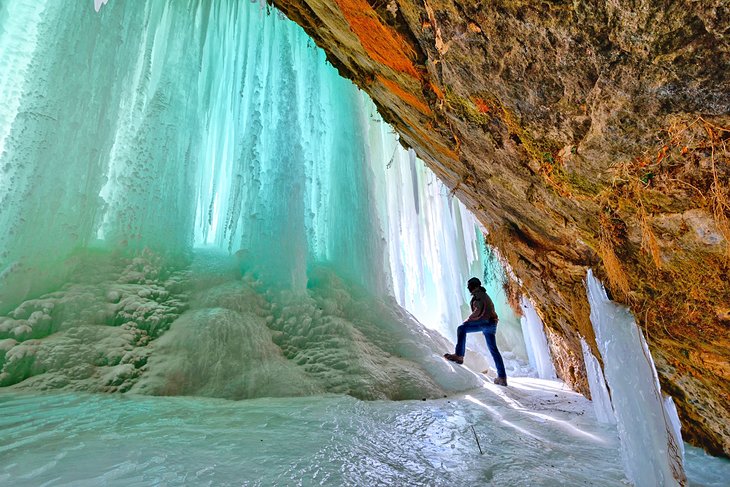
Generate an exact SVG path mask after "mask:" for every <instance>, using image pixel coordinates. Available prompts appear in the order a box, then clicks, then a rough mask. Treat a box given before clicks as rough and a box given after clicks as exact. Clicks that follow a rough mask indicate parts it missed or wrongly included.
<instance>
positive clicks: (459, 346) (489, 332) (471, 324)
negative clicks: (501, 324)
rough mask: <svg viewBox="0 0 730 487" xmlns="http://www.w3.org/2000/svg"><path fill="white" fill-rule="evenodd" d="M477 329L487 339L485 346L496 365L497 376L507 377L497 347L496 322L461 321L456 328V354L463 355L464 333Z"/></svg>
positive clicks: (473, 331)
mask: <svg viewBox="0 0 730 487" xmlns="http://www.w3.org/2000/svg"><path fill="white" fill-rule="evenodd" d="M478 331H481V332H482V333H484V338H486V340H487V348H488V349H489V353H491V354H492V359H494V365H495V366H496V367H497V375H498V376H499V377H507V373H506V372H505V371H504V361H503V360H502V355H501V354H500V353H499V349H498V348H497V336H496V333H497V323H496V322H494V321H487V320H482V321H465V322H464V323H462V324H461V325H460V326H459V328H457V329H456V336H457V340H456V355H460V356H462V357H463V356H464V352H465V351H466V334H467V333H475V332H478Z"/></svg>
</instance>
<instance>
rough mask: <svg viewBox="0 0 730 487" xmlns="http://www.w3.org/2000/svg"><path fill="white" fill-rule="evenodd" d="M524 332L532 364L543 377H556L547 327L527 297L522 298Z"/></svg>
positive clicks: (539, 375)
mask: <svg viewBox="0 0 730 487" xmlns="http://www.w3.org/2000/svg"><path fill="white" fill-rule="evenodd" d="M521 304H522V313H523V314H522V318H521V319H520V321H521V324H522V334H523V335H524V337H525V348H526V349H527V356H528V358H529V359H530V365H531V366H532V367H533V368H534V369H535V370H536V371H537V375H538V377H540V378H541V379H554V378H555V377H556V374H555V367H553V362H552V359H551V357H550V350H549V348H548V343H547V338H546V337H545V328H544V327H543V324H542V320H541V319H540V317H539V316H538V315H537V311H536V310H535V307H534V306H533V305H532V303H531V302H530V301H529V300H528V299H527V298H525V297H523V298H522V301H521Z"/></svg>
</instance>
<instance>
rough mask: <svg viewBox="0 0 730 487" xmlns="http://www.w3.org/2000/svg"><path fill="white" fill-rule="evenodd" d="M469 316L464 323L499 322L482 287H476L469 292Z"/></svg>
mask: <svg viewBox="0 0 730 487" xmlns="http://www.w3.org/2000/svg"><path fill="white" fill-rule="evenodd" d="M471 296H472V297H471V303H470V304H471V314H470V315H469V317H468V318H467V319H466V321H482V320H487V321H495V322H497V321H499V317H498V316H497V313H496V312H495V311H494V303H493V302H492V300H491V299H490V297H489V296H488V295H487V290H486V289H484V287H481V286H480V287H478V288H476V289H474V290H473V291H472V292H471Z"/></svg>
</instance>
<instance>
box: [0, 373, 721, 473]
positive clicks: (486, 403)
mask: <svg viewBox="0 0 730 487" xmlns="http://www.w3.org/2000/svg"><path fill="white" fill-rule="evenodd" d="M472 426H473V427H474V431H472ZM0 431H2V435H1V436H0V485H14V486H41V485H44V486H45V485H64V486H65V485H68V486H71V485H73V486H98V485H113V486H114V485H119V486H122V485H123V486H149V485H216V486H222V485H245V486H258V485H261V486H265V485H338V486H339V485H353V486H355V485H357V486H361V485H399V486H405V485H433V486H436V485H448V484H450V483H453V484H454V485H494V486H500V485H504V486H507V485H509V486H517V485H541V486H549V485H596V486H611V485H624V480H623V479H624V475H623V472H622V469H621V464H620V455H619V451H618V445H619V442H618V439H617V437H616V432H615V429H614V428H612V427H609V426H605V425H601V424H598V423H597V422H596V421H595V420H594V419H593V413H592V411H591V407H590V403H589V402H588V401H587V400H585V399H584V398H583V397H582V396H579V395H577V394H575V393H573V392H570V391H568V390H566V389H564V388H563V386H562V384H561V383H559V382H554V381H544V380H539V379H527V378H516V379H511V383H510V387H509V388H506V389H505V388H500V387H498V386H494V385H491V384H488V385H485V387H484V388H483V389H481V390H475V391H472V392H471V394H467V395H458V396H453V397H449V398H444V399H439V400H428V401H402V402H390V401H374V402H364V401H358V400H355V399H352V398H350V397H345V396H319V397H306V398H291V399H255V400H247V401H226V400H217V399H204V398H191V397H144V396H131V395H86V394H48V395H41V394H23V393H1V394H0ZM474 433H476V435H477V436H478V438H479V443H480V446H481V449H482V450H483V452H484V453H483V454H480V453H479V447H478V446H477V443H476V440H475V437H474ZM702 457H703V455H702V454H701V452H697V451H694V450H693V451H692V452H690V460H689V463H690V478H691V479H692V480H694V477H693V474H692V469H693V467H696V468H695V469H696V470H697V472H698V473H697V474H696V475H695V477H696V476H697V475H701V474H703V472H704V475H708V473H709V475H711V476H714V477H705V478H701V479H700V480H701V481H702V483H697V482H693V484H694V485H723V484H722V482H723V479H728V478H730V462H727V461H723V460H718V459H713V458H710V457H706V458H702ZM710 463H712V466H711V467H709V468H708V467H707V466H708V465H709V464H710Z"/></svg>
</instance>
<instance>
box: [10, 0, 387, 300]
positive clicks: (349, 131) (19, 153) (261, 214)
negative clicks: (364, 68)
mask: <svg viewBox="0 0 730 487" xmlns="http://www.w3.org/2000/svg"><path fill="white" fill-rule="evenodd" d="M0 25H1V26H2V35H1V36H0V43H2V49H0V66H1V67H2V68H1V69H2V71H3V72H4V73H7V74H6V75H3V77H2V79H1V81H0V93H2V99H3V103H2V106H1V108H0V148H1V149H2V153H1V155H0V188H2V193H1V194H2V202H1V203H2V204H1V205H0V227H1V228H3V230H4V231H3V232H2V234H1V235H0V273H1V274H0V275H2V276H3V277H2V282H1V284H0V288H2V289H3V291H1V292H2V297H0V310H2V309H7V308H8V307H9V306H10V305H11V304H12V303H14V302H17V301H18V300H19V299H21V298H23V297H24V296H27V295H32V294H37V293H38V292H40V291H41V290H43V289H44V288H47V287H53V286H54V285H57V284H58V282H60V281H62V279H63V275H64V272H65V267H64V265H63V262H64V261H65V259H66V258H67V257H68V255H69V254H70V253H72V252H73V251H74V250H75V249H78V248H85V247H87V246H89V245H94V244H99V243H100V242H102V245H105V246H113V247H115V248H119V249H123V250H128V251H132V252H134V251H138V250H140V249H142V248H151V249H154V250H156V251H160V252H165V253H167V254H170V255H184V254H186V253H187V252H188V251H189V250H190V249H191V247H192V246H193V244H194V243H197V244H213V245H217V246H220V247H223V248H227V249H229V250H231V251H233V252H236V251H239V250H242V255H247V256H252V259H253V260H255V261H256V262H258V263H265V265H262V266H261V267H262V270H263V271H264V274H265V275H266V276H267V277H268V278H269V280H270V281H271V282H279V283H282V284H283V285H287V286H288V285H291V286H294V287H295V288H298V289H303V287H304V285H305V283H306V278H305V276H306V267H307V265H308V263H310V262H312V261H315V260H316V261H323V260H325V261H328V262H331V263H333V264H334V265H337V266H339V267H340V268H341V270H342V272H345V273H346V274H348V276H350V277H352V278H355V279H356V280H358V281H360V282H361V283H362V284H364V285H366V286H368V287H369V288H371V289H373V290H377V291H383V290H384V288H385V284H384V281H383V278H384V275H385V273H384V272H383V271H384V264H383V263H382V259H380V260H381V262H377V261H378V259H379V256H381V255H382V252H381V249H382V239H381V237H382V236H381V235H380V234H379V232H378V231H377V228H374V227H373V224H374V223H377V221H376V219H374V218H372V216H373V215H371V214H370V209H371V206H370V205H368V204H367V198H368V194H369V189H370V188H369V185H370V180H369V178H368V177H367V176H366V175H365V174H364V172H366V171H369V170H370V169H369V166H368V165H367V164H364V162H365V157H366V155H365V151H366V149H365V143H366V141H365V140H364V139H363V137H362V136H361V133H362V127H361V124H362V116H359V115H358V114H362V113H364V112H363V109H362V105H363V100H362V98H361V96H360V95H359V93H358V92H357V91H356V90H355V89H354V87H353V86H352V85H351V84H350V83H349V82H348V81H346V80H343V79H341V78H339V77H338V76H337V74H336V72H335V70H334V69H332V68H331V67H330V66H328V65H327V64H326V61H325V59H324V55H323V53H322V52H321V51H319V50H318V49H316V48H315V47H314V45H313V44H312V43H311V41H309V40H308V39H307V38H306V35H305V34H304V33H303V31H301V29H300V28H299V27H298V26H296V25H295V24H293V23H291V22H288V21H284V20H283V19H281V18H278V16H277V15H267V13H266V10H265V9H262V8H261V7H260V6H259V5H252V4H250V2H244V1H235V0H223V1H210V0H188V1H185V0H167V1H163V0H160V1H146V2H137V3H135V5H134V7H133V8H131V7H130V6H129V5H127V4H125V3H124V2H111V3H109V4H108V5H106V6H103V7H102V8H101V11H100V12H99V13H98V14H97V13H95V11H94V9H93V8H92V5H91V4H90V3H87V2H68V3H64V4H61V2H54V1H25V0H19V1H13V2H3V3H2V4H0ZM355 235H357V238H351V237H353V236H355Z"/></svg>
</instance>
